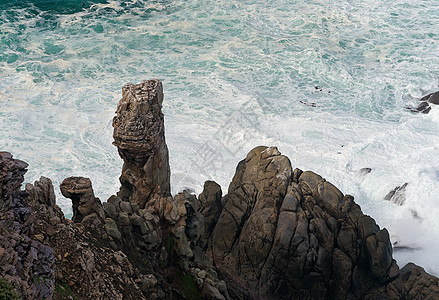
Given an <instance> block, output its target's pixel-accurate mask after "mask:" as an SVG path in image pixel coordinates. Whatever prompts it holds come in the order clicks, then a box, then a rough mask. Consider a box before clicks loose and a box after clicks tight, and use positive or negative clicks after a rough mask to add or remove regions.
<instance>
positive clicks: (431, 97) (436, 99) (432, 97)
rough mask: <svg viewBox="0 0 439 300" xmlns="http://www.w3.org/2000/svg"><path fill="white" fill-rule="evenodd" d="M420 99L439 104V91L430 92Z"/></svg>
mask: <svg viewBox="0 0 439 300" xmlns="http://www.w3.org/2000/svg"><path fill="white" fill-rule="evenodd" d="M420 101H427V102H428V103H433V104H439V92H434V93H431V94H428V95H426V96H424V97H422V98H421V99H420Z"/></svg>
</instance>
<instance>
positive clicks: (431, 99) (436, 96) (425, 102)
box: [407, 92, 439, 114]
mask: <svg viewBox="0 0 439 300" xmlns="http://www.w3.org/2000/svg"><path fill="white" fill-rule="evenodd" d="M419 101H421V103H420V104H419V105H418V107H417V108H412V107H407V109H408V110H410V111H412V112H420V113H423V114H428V113H429V112H430V110H431V106H430V103H431V104H436V105H437V104H439V92H435V93H431V94H428V95H426V96H424V97H422V98H421V99H420V100H419Z"/></svg>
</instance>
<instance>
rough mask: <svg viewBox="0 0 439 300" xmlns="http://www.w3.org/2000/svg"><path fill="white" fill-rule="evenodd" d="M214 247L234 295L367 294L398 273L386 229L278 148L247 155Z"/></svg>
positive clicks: (232, 187)
mask: <svg viewBox="0 0 439 300" xmlns="http://www.w3.org/2000/svg"><path fill="white" fill-rule="evenodd" d="M223 202H224V203H225V204H224V207H223V209H222V212H221V215H220V216H219V219H218V221H217V223H216V226H215V228H214V230H213V233H212V236H211V240H210V247H209V248H210V249H211V251H212V255H213V260H214V262H215V265H216V267H217V268H218V270H219V271H220V272H222V273H223V275H224V276H225V278H226V279H227V280H226V282H227V285H228V287H229V292H231V296H232V298H236V299H248V298H261V299H302V297H303V299H347V298H348V299H349V298H352V299H354V298H355V299H360V298H363V297H364V296H365V295H366V294H367V293H368V292H369V290H370V289H373V288H377V287H379V286H381V285H383V284H385V282H387V281H389V280H393V279H394V278H396V277H397V276H398V275H399V268H398V266H397V265H396V263H395V261H394V260H393V259H392V246H391V243H390V239H389V234H388V232H387V230H386V229H382V230H380V228H379V227H378V226H377V225H376V223H375V221H374V220H373V219H372V218H370V217H369V216H365V215H363V213H362V212H361V209H360V207H359V206H358V205H356V204H355V203H354V202H353V198H352V197H351V196H348V195H343V194H342V193H341V192H340V191H339V190H338V189H337V188H336V187H335V186H334V185H332V184H331V183H329V182H327V181H326V180H325V179H323V178H322V177H321V176H319V175H317V174H315V173H313V172H310V171H307V172H302V171H301V170H298V169H296V170H295V171H294V172H293V171H292V168H291V163H290V161H289V159H288V158H287V157H285V156H283V155H281V154H280V152H279V151H278V150H277V148H275V147H270V148H267V147H257V148H255V149H253V150H252V151H251V152H250V153H249V154H248V155H247V158H246V159H245V160H243V161H241V162H240V163H239V165H238V167H237V170H236V174H235V176H234V178H233V181H232V183H231V184H230V187H229V193H228V194H227V195H226V196H225V197H224V198H223Z"/></svg>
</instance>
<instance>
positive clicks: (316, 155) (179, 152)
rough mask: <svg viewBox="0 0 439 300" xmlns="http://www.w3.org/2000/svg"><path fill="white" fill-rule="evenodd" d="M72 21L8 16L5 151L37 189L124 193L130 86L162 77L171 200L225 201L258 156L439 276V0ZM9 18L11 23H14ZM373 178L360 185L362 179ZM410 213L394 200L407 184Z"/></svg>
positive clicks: (1, 12) (3, 14) (141, 4)
mask: <svg viewBox="0 0 439 300" xmlns="http://www.w3.org/2000/svg"><path fill="white" fill-rule="evenodd" d="M101 2H103V3H95V4H93V5H91V6H89V7H85V8H83V9H77V10H76V11H72V12H70V13H65V12H59V13H57V12H56V11H44V10H42V9H40V8H39V6H38V5H33V6H32V7H27V6H26V5H25V4H23V5H21V6H20V7H15V8H14V7H6V6H5V5H4V4H0V29H1V30H0V32H1V33H0V37H1V38H2V39H1V40H0V75H1V78H2V81H1V82H0V108H1V110H0V124H1V125H2V131H1V132H0V148H1V150H7V151H10V152H12V153H13V154H14V155H15V157H17V158H20V159H23V160H25V161H27V162H28V163H29V164H30V167H29V172H28V174H27V175H26V181H27V182H32V181H34V180H36V179H38V178H39V176H41V175H44V176H47V177H50V178H52V180H53V181H54V184H55V187H56V191H57V196H58V200H57V201H58V203H59V204H60V205H61V207H62V208H63V210H64V211H66V212H67V213H69V212H71V208H70V203H69V201H68V200H67V199H65V198H63V197H62V196H61V195H60V193H59V190H58V188H57V186H59V184H60V182H61V181H62V180H63V179H64V178H65V177H67V176H75V175H78V176H88V177H90V178H91V180H92V182H93V186H94V189H95V192H96V194H97V196H98V197H100V198H101V200H104V201H105V200H106V199H107V198H108V197H109V196H110V195H111V194H114V193H116V192H117V189H118V185H119V184H118V176H119V175H120V170H121V164H122V162H121V159H120V158H119V157H118V154H117V151H116V149H115V147H114V146H112V144H111V142H112V127H111V119H112V117H113V115H114V111H115V109H116V105H117V102H118V100H119V98H120V90H121V86H122V85H123V84H125V83H126V82H128V81H131V82H139V81H141V80H144V79H148V78H160V79H162V80H163V83H164V89H165V102H164V113H165V123H166V125H165V126H166V139H167V143H168V147H169V151H170V163H171V170H172V177H171V180H172V190H173V193H176V192H178V191H180V190H181V189H184V188H187V187H191V188H194V189H195V191H196V192H197V193H199V192H201V190H202V186H203V183H204V181H205V180H207V179H213V180H216V181H217V182H218V183H220V184H221V186H222V188H223V192H224V193H225V192H226V191H227V187H228V184H229V182H230V180H231V178H232V176H233V173H234V170H235V167H236V165H237V163H238V162H239V161H240V160H241V159H243V158H244V157H245V155H246V154H247V153H248V151H250V150H251V149H252V148H253V147H255V146H257V145H267V146H271V145H274V146H278V148H279V150H280V151H281V152H282V153H283V154H285V155H287V156H288V157H289V158H290V160H291V162H292V164H293V167H298V168H301V169H303V170H313V171H315V172H317V173H319V174H321V175H322V176H323V177H325V178H326V179H327V180H329V181H331V182H332V183H334V184H335V185H336V186H338V187H339V188H340V189H341V190H342V191H343V192H344V193H349V194H352V195H354V196H355V198H356V201H357V202H358V203H359V204H360V205H361V206H362V209H363V211H364V212H365V213H367V214H370V215H371V216H372V217H374V218H375V219H376V220H377V222H378V224H379V225H380V226H381V227H386V228H388V229H389V231H390V233H391V239H392V241H393V242H397V243H398V245H401V246H407V247H411V248H415V249H417V250H412V251H396V252H395V257H396V258H397V260H398V262H399V264H400V265H401V266H402V265H404V264H405V263H406V262H408V261H414V262H416V263H418V264H421V265H422V266H423V267H425V268H426V269H427V270H428V271H430V272H432V273H434V274H439V259H438V258H437V256H436V255H435V254H436V252H437V251H438V249H439V242H436V240H438V239H437V238H436V237H437V236H439V235H438V234H439V222H438V221H437V220H436V219H437V218H436V215H437V213H438V210H439V204H438V203H439V202H438V196H437V192H436V191H437V190H438V188H439V186H438V185H439V158H438V156H437V154H436V153H437V152H438V151H437V148H438V147H439V146H437V145H439V133H438V132H439V130H438V129H439V108H438V107H433V109H432V111H431V113H430V114H428V115H416V114H411V113H409V112H408V111H407V110H406V109H405V106H416V105H417V104H418V100H417V99H419V98H420V97H421V96H422V95H425V94H426V93H428V92H432V91H435V90H437V89H438V85H439V73H438V71H437V70H438V69H439V58H438V57H437V49H438V48H439V39H438V37H439V36H438V34H437V28H438V27H439V21H438V20H439V18H438V17H439V16H438V14H439V9H437V8H438V6H437V5H438V4H437V3H436V2H435V1H433V0H429V1H424V2H422V3H412V2H407V1H405V0H397V1H372V0H371V1H350V2H349V3H348V2H340V1H311V2H309V1H299V2H297V1H296V2H295V3H288V2H284V1H272V2H267V1H264V2H262V1H232V0H230V1H222V2H218V1H198V0H190V1H178V0H177V1H172V2H166V1H141V0H132V1H121V0H111V1H106V2H104V1H101ZM6 8H7V9H6ZM366 167H367V168H371V169H372V171H371V172H370V173H369V174H360V173H359V172H358V171H359V170H360V169H361V168H366ZM406 182H407V183H408V185H407V188H406V202H405V204H404V205H403V206H397V205H396V204H394V203H391V202H389V201H385V200H383V199H384V197H385V196H386V194H387V193H388V192H389V191H390V190H392V189H394V188H395V187H396V186H400V185H402V184H404V183H406Z"/></svg>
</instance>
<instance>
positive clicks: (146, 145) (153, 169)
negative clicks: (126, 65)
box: [113, 79, 170, 208]
mask: <svg viewBox="0 0 439 300" xmlns="http://www.w3.org/2000/svg"><path fill="white" fill-rule="evenodd" d="M162 102H163V87H162V83H161V82H160V80H158V79H154V80H148V81H143V82H142V83H139V84H130V83H129V84H126V85H125V86H124V87H123V88H122V99H121V100H120V101H119V104H118V106H117V110H116V116H115V117H114V119H113V127H114V133H113V137H114V142H113V144H114V145H115V146H116V147H117V148H118V151H119V155H120V156H121V157H122V159H123V160H124V165H123V168H122V175H121V176H120V182H121V184H122V187H121V189H120V191H119V193H118V196H119V197H120V198H122V199H123V200H126V201H129V202H132V203H137V204H138V205H139V208H144V207H145V204H146V202H147V201H148V200H149V198H151V196H152V195H153V194H154V193H159V194H162V195H164V196H168V195H169V194H170V169H169V158H168V148H167V146H166V143H165V126H164V117H163V113H162V111H161V109H162Z"/></svg>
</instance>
